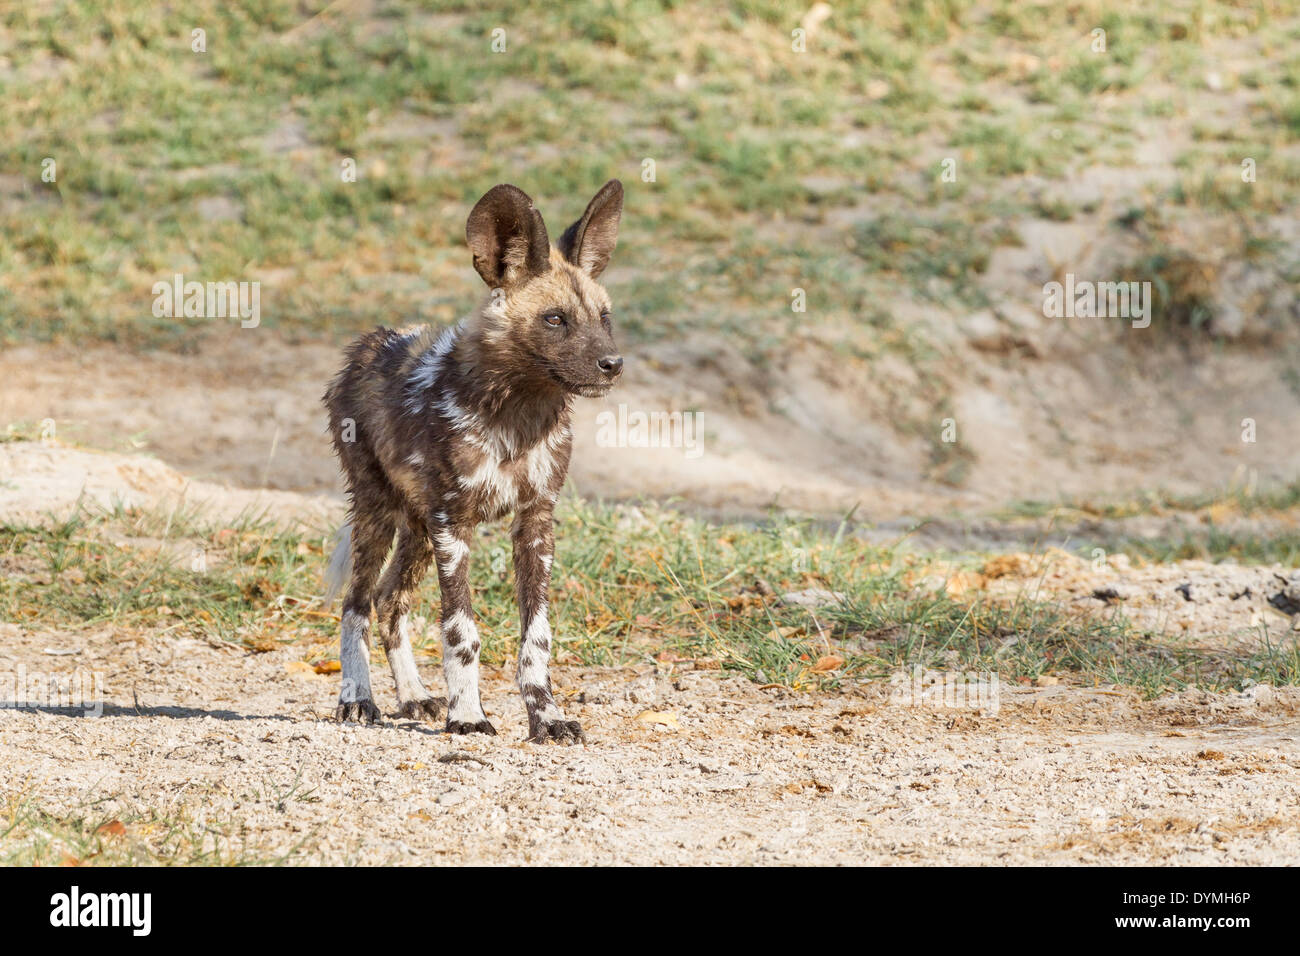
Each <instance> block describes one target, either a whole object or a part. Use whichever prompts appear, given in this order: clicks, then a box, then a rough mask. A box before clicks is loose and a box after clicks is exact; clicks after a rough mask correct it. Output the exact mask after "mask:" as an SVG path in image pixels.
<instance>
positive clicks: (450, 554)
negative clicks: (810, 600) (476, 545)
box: [433, 529, 469, 574]
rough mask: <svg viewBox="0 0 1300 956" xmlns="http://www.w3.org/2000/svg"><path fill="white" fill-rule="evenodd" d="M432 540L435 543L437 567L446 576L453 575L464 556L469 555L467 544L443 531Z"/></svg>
mask: <svg viewBox="0 0 1300 956" xmlns="http://www.w3.org/2000/svg"><path fill="white" fill-rule="evenodd" d="M433 540H434V541H435V542H436V543H437V550H438V566H439V567H440V568H441V569H442V570H443V571H444V572H445V573H446V574H455V573H456V569H457V568H459V567H460V563H461V562H462V561H464V560H465V555H467V554H469V543H468V542H466V541H462V540H461V539H460V538H458V537H456V536H455V535H454V534H452V533H451V532H450V531H447V530H445V529H443V530H440V531H438V532H437V533H436V534H435V535H434V536H433Z"/></svg>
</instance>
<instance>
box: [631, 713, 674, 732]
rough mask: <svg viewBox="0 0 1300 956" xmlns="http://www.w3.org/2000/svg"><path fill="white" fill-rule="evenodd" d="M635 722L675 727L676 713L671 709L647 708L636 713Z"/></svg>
mask: <svg viewBox="0 0 1300 956" xmlns="http://www.w3.org/2000/svg"><path fill="white" fill-rule="evenodd" d="M636 719H637V722H638V723H642V724H658V725H659V726H661V727H671V728H673V729H674V730H676V729H677V726H678V724H677V715H676V714H674V713H673V712H672V711H671V710H647V711H646V712H645V713H642V714H637V718H636Z"/></svg>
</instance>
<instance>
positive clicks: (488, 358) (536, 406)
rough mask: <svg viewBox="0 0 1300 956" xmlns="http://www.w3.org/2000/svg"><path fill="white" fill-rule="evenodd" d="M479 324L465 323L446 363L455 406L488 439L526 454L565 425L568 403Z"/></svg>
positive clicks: (549, 380)
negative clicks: (449, 367)
mask: <svg viewBox="0 0 1300 956" xmlns="http://www.w3.org/2000/svg"><path fill="white" fill-rule="evenodd" d="M488 328H490V327H489V326H487V325H486V324H485V322H484V321H482V320H481V318H480V319H479V320H478V321H470V322H466V323H465V325H464V327H463V331H462V332H461V333H460V334H459V335H458V336H457V337H456V342H455V344H454V345H453V347H452V349H451V352H450V354H449V355H448V358H449V360H450V364H451V365H452V367H454V368H455V369H456V375H455V376H454V386H453V387H454V391H455V396H454V397H455V401H456V404H457V405H458V406H459V407H460V408H461V409H462V410H463V411H464V412H465V413H466V414H468V415H471V416H473V418H474V419H476V420H477V422H478V423H479V426H480V427H481V428H482V429H483V430H484V431H485V432H488V433H491V434H495V435H498V436H501V437H503V438H506V439H508V441H507V444H508V445H509V446H511V447H514V448H518V449H527V448H531V447H532V446H533V445H535V444H537V442H539V441H541V440H543V439H544V438H546V437H547V436H548V435H550V434H551V433H552V432H553V430H554V429H555V428H556V427H557V426H558V425H559V424H561V423H562V422H564V421H566V420H567V419H568V416H569V411H570V408H571V406H572V402H573V397H572V395H570V394H569V393H568V391H567V390H565V389H564V388H563V387H562V386H561V385H560V384H559V383H558V382H556V381H555V380H554V379H553V378H552V377H551V376H550V374H549V373H547V372H546V371H545V370H544V369H542V368H540V367H538V366H537V365H535V364H534V363H533V362H532V361H531V359H530V357H529V356H527V355H525V354H522V353H520V352H518V351H516V350H515V349H514V348H513V346H512V344H511V343H510V342H508V341H506V340H504V339H502V338H501V337H500V336H499V335H492V334H489V333H488V331H487V330H488Z"/></svg>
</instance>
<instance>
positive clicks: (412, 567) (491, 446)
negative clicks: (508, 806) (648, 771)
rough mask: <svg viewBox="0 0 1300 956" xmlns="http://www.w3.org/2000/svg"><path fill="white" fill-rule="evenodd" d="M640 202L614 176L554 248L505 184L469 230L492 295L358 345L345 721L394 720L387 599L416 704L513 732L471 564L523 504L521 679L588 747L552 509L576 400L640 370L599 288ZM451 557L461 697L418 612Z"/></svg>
mask: <svg viewBox="0 0 1300 956" xmlns="http://www.w3.org/2000/svg"><path fill="white" fill-rule="evenodd" d="M622 210H623V186H622V184H621V183H620V182H619V181H618V180H611V181H610V182H608V183H606V184H605V185H604V186H603V187H602V188H601V190H600V191H599V192H598V193H596V196H595V198H594V199H592V201H591V203H590V204H589V205H588V206H587V210H586V212H584V213H583V215H582V218H581V219H579V220H578V221H577V222H575V223H574V224H573V225H572V226H570V227H569V228H568V229H567V230H565V232H564V235H563V236H561V237H560V241H559V243H558V244H557V245H556V246H555V247H554V248H553V247H552V246H551V243H550V240H549V238H548V236H547V231H546V225H545V223H543V222H542V217H541V214H540V213H539V212H538V211H537V210H536V208H534V206H533V202H532V200H531V199H529V198H528V196H527V195H526V194H525V193H524V192H523V191H521V190H519V189H517V188H516V187H514V186H508V185H501V186H496V187H494V188H493V189H492V190H490V191H489V192H488V193H487V194H486V195H485V196H484V197H483V198H482V199H480V200H479V201H478V204H477V205H475V206H474V209H473V211H472V212H471V213H470V215H469V221H468V223H467V224H466V227H465V233H466V237H467V238H468V240H469V248H470V251H471V252H472V253H473V256H474V268H475V269H476V270H477V271H478V274H479V275H480V276H482V278H483V281H484V282H486V283H487V285H488V287H489V288H490V289H491V290H492V292H491V294H490V296H489V298H488V300H487V302H486V303H485V304H484V305H483V306H482V307H481V308H480V309H479V310H478V311H477V312H475V313H473V314H472V315H471V316H470V317H468V318H467V319H464V320H462V321H461V322H460V323H459V324H458V325H456V326H454V327H453V328H450V329H446V330H443V331H434V330H431V329H429V328H427V327H420V328H415V329H410V330H406V331H401V332H396V331H392V330H390V329H376V330H375V331H373V332H369V333H367V334H366V335H363V336H362V337H361V338H359V339H357V341H356V342H354V343H353V344H352V345H351V346H350V347H349V349H348V351H347V364H346V365H345V366H344V367H343V370H342V371H340V372H339V374H338V376H337V377H336V378H335V379H334V381H333V382H331V383H330V386H329V389H328V391H327V392H326V393H325V399H324V401H325V405H326V407H327V408H328V409H329V417H330V432H331V434H332V436H333V441H334V448H335V450H336V452H337V453H338V456H339V461H340V462H341V463H342V467H343V472H344V474H345V478H346V481H347V487H348V492H349V495H350V497H351V511H350V516H349V520H348V525H347V526H345V534H344V535H343V536H342V537H341V540H340V544H339V550H337V551H336V552H335V560H334V561H332V562H331V567H332V570H333V576H334V579H335V581H336V582H337V583H336V584H335V589H337V584H341V582H342V578H343V577H344V576H345V575H346V573H347V567H348V565H349V564H350V566H351V580H350V582H349V585H348V589H347V593H346V595H345V597H344V601H343V630H342V639H341V647H340V658H341V661H342V665H343V690H342V692H341V693H340V695H339V704H338V711H337V716H338V719H340V720H360V721H363V722H367V723H369V722H371V721H374V720H375V719H377V718H378V717H379V710H378V708H377V707H376V706H375V702H374V696H373V694H372V693H371V689H370V665H369V656H370V655H369V630H370V613H371V610H372V608H373V609H375V610H376V611H377V613H378V622H379V636H380V638H381V639H382V640H383V643H384V649H385V651H386V652H387V654H388V663H389V665H390V666H391V667H392V670H393V679H394V681H395V682H396V684H397V702H398V711H399V712H400V714H401V715H402V716H404V717H414V718H426V717H427V718H433V719H436V718H437V717H438V716H440V714H441V712H442V707H443V705H444V703H445V705H446V707H447V724H446V727H447V731H448V732H449V733H458V734H467V733H485V734H495V733H496V730H495V729H494V728H493V726H492V724H490V723H489V722H488V719H487V717H486V715H485V714H484V713H483V707H482V705H481V704H480V702H479V688H478V655H479V635H478V630H477V628H476V627H475V624H474V613H473V610H472V609H471V607H470V591H469V568H468V561H469V557H468V556H469V549H470V540H471V537H472V535H473V532H474V528H475V526H476V525H477V524H479V523H480V522H483V521H493V520H496V519H498V518H501V517H502V516H504V515H505V514H507V513H508V512H512V511H513V512H514V523H513V524H512V525H511V529H510V533H511V538H512V544H513V548H514V566H515V589H516V599H517V601H518V604H519V622H520V627H521V630H522V634H523V640H522V644H521V646H520V649H519V666H518V672H517V682H518V684H519V691H520V693H521V694H522V696H523V700H524V706H525V707H526V708H527V711H528V736H529V739H530V740H539V741H540V740H560V741H566V742H572V741H577V740H581V739H582V728H581V726H580V725H579V723H578V722H577V721H575V720H565V718H564V715H563V714H562V713H561V712H560V709H559V707H557V706H556V703H555V698H554V697H553V696H552V693H551V679H550V671H549V662H550V652H551V628H550V625H549V624H548V623H547V614H546V609H547V599H548V596H549V589H550V576H551V556H552V553H553V538H552V533H551V513H552V511H553V509H554V507H555V501H556V499H557V498H558V497H559V493H560V487H561V485H563V484H564V477H565V474H566V472H567V471H568V467H569V454H570V450H571V447H572V442H573V436H572V432H571V430H570V425H569V419H570V406H571V403H572V400H573V396H574V395H585V396H600V395H604V394H606V393H607V392H608V391H609V390H610V388H611V387H612V386H613V384H614V382H615V381H617V379H618V378H619V376H620V375H621V374H622V370H623V359H622V357H621V356H619V355H618V350H617V349H616V348H615V347H614V339H613V335H612V328H611V325H610V299H609V295H608V293H606V291H605V290H604V288H602V287H601V286H600V285H599V284H598V283H597V282H596V279H597V278H598V277H599V276H600V274H601V273H602V272H603V271H604V270H605V266H606V265H607V264H608V263H609V257H610V255H611V253H613V251H614V245H615V243H616V242H617V239H618V223H619V217H620V216H621V215H622ZM394 535H395V536H396V545H395V547H394ZM390 548H392V549H393V557H392V560H391V561H389V562H388V566H387V567H386V568H384V559H385V557H386V556H387V555H388V552H389V550H390ZM435 561H436V563H437V567H438V583H439V585H440V586H441V591H442V616H441V619H442V647H443V672H444V674H445V675H446V678H447V700H446V701H445V702H444V701H443V699H442V698H438V697H434V696H433V695H432V694H431V693H429V691H428V690H427V689H426V688H425V686H424V684H423V683H422V682H421V680H420V675H419V673H418V671H417V670H416V667H415V658H414V657H413V656H412V653H411V639H410V633H409V625H408V622H407V616H408V613H409V611H410V608H411V600H412V597H413V595H414V593H415V589H416V587H417V586H418V585H419V583H420V580H421V579H422V578H423V577H424V575H425V573H426V571H427V570H428V568H429V565H430V563H431V562H435ZM381 568H384V569H383V573H382V575H381V573H380V570H381Z"/></svg>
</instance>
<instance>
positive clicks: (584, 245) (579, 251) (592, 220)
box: [559, 179, 623, 279]
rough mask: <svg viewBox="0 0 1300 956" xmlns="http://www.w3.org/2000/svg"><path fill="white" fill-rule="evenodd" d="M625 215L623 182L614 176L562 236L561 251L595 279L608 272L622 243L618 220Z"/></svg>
mask: <svg viewBox="0 0 1300 956" xmlns="http://www.w3.org/2000/svg"><path fill="white" fill-rule="evenodd" d="M622 216H623V184H622V183H621V182H619V181H618V180H617V179H611V180H610V181H609V182H607V183H605V185H603V186H601V187H600V192H598V193H596V195H595V197H594V198H593V199H592V200H591V202H589V203H588V204H587V211H586V212H584V213H583V214H582V218H581V219H579V220H578V221H577V222H575V223H574V224H573V225H572V226H570V227H569V228H568V229H566V230H564V235H563V236H561V237H560V243H559V250H560V252H561V253H562V254H563V255H564V258H566V259H568V260H569V261H570V262H572V263H573V264H574V265H575V266H577V267H578V268H579V269H581V270H582V271H583V272H585V273H587V275H589V276H591V277H592V278H593V279H594V278H596V277H597V276H598V275H600V274H601V273H602V272H604V271H605V267H606V266H607V265H609V257H610V256H612V255H613V254H614V246H616V245H618V221H619V219H621V218H622Z"/></svg>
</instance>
